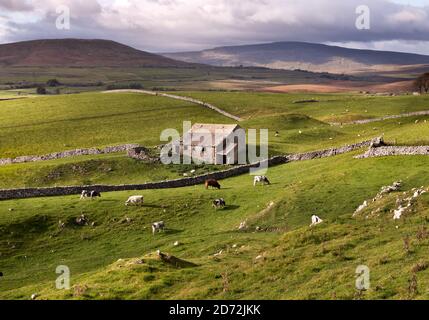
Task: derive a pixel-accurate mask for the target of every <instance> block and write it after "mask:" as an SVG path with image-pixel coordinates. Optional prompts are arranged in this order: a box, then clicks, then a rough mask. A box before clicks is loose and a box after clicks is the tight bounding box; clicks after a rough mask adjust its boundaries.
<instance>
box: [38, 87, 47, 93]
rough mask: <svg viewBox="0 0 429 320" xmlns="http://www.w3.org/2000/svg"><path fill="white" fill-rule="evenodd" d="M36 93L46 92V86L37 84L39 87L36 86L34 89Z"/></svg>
mask: <svg viewBox="0 0 429 320" xmlns="http://www.w3.org/2000/svg"><path fill="white" fill-rule="evenodd" d="M36 93H37V94H46V93H47V91H46V88H45V87H42V86H39V87H37V89H36Z"/></svg>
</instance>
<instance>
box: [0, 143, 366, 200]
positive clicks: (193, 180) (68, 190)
mask: <svg viewBox="0 0 429 320" xmlns="http://www.w3.org/2000/svg"><path fill="white" fill-rule="evenodd" d="M371 142H372V140H369V141H364V142H360V143H356V144H353V145H348V146H344V147H341V148H332V149H326V150H321V151H314V152H307V153H301V154H295V155H281V156H275V157H272V158H270V159H267V160H263V161H261V162H258V163H255V164H248V165H242V166H236V167H234V168H231V169H228V170H224V171H218V172H213V173H209V174H205V175H201V176H196V177H190V178H184V179H177V180H167V181H160V182H151V183H145V184H128V185H93V186H70V187H51V188H23V189H9V190H0V200H8V199H23V198H34V197H48V196H65V195H77V194H80V193H82V190H96V191H98V192H111V191H131V190H149V189H167V188H181V187H187V186H194V185H198V184H203V183H204V182H205V181H206V180H207V179H217V180H222V179H226V178H230V177H234V176H238V175H242V174H245V173H248V172H249V169H250V168H255V167H259V166H260V165H261V164H268V166H275V165H279V164H284V163H287V162H291V161H304V160H311V159H316V158H325V157H331V156H335V155H339V154H343V153H347V152H351V151H354V150H357V149H360V148H362V147H368V146H370V145H371Z"/></svg>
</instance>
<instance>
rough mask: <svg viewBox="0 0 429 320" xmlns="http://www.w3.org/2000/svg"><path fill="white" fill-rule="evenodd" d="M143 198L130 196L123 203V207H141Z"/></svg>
mask: <svg viewBox="0 0 429 320" xmlns="http://www.w3.org/2000/svg"><path fill="white" fill-rule="evenodd" d="M143 200H144V199H143V196H131V197H129V198H128V200H127V201H125V205H126V206H128V205H140V206H141V205H143Z"/></svg>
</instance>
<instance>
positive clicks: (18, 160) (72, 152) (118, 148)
mask: <svg viewBox="0 0 429 320" xmlns="http://www.w3.org/2000/svg"><path fill="white" fill-rule="evenodd" d="M137 147H139V145H138V144H125V145H121V146H112V147H106V148H104V149H98V148H89V149H75V150H68V151H62V152H54V153H50V154H45V155H42V156H22V157H17V158H6V159H0V166H4V165H8V164H13V163H24V162H37V161H48V160H55V159H62V158H70V157H77V156H84V155H96V154H107V153H117V152H125V151H128V150H129V149H132V148H137Z"/></svg>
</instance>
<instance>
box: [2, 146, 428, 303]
mask: <svg viewBox="0 0 429 320" xmlns="http://www.w3.org/2000/svg"><path fill="white" fill-rule="evenodd" d="M351 156H352V155H351V154H348V155H343V156H339V157H336V158H330V159H321V160H314V161H307V162H301V163H291V164H286V165H282V166H278V167H273V168H271V169H270V171H269V176H270V177H271V179H272V180H273V184H272V185H271V186H268V187H256V188H254V187H253V186H252V179H251V177H250V176H248V175H244V176H241V177H237V178H232V179H228V180H225V181H222V184H223V187H224V188H223V189H222V190H221V191H206V190H205V189H204V187H203V186H195V187H189V188H181V189H177V190H156V191H144V192H143V194H144V195H145V197H146V204H145V206H144V207H143V208H131V207H128V208H126V207H124V205H123V201H124V200H125V199H126V198H127V196H129V195H130V194H132V192H117V193H109V194H104V195H103V197H102V198H101V199H100V200H97V201H79V199H78V197H76V196H68V197H55V198H44V199H27V200H14V201H3V202H1V203H0V229H1V231H2V232H1V233H0V234H1V238H0V241H1V247H2V248H3V250H2V256H1V260H0V269H1V270H2V271H3V273H4V274H5V275H6V276H5V277H4V278H3V279H2V282H1V283H0V284H1V286H2V291H1V293H0V297H2V298H24V299H26V298H28V297H29V296H30V295H31V294H32V293H34V292H37V293H39V294H41V298H58V297H61V298H100V299H103V298H145V299H146V298H161V297H163V298H276V299H282V298H307V299H312V298H328V299H330V298H333V295H334V293H335V296H336V298H339V299H341V298H353V297H354V294H355V290H354V269H355V268H356V267H357V266H358V265H360V264H367V265H369V266H370V267H371V268H372V270H373V272H374V278H373V279H372V283H373V286H372V289H371V290H370V291H369V292H368V293H367V296H368V297H377V298H382V297H385V298H405V297H406V294H407V291H406V283H407V282H406V281H407V279H408V277H410V275H411V271H410V270H411V268H412V267H413V266H414V265H416V264H417V263H419V262H423V263H427V260H426V259H427V255H426V254H425V252H427V246H428V244H429V243H428V241H427V239H426V240H422V241H419V242H418V241H417V240H416V239H415V234H416V232H417V229H418V228H421V227H424V226H427V225H428V222H429V217H428V213H429V212H428V204H429V198H428V197H427V196H426V195H425V196H424V197H422V198H421V199H420V200H419V202H418V204H417V205H416V208H418V209H419V210H417V212H416V213H412V214H410V215H409V216H407V218H406V219H405V220H403V221H400V222H396V224H395V223H394V222H393V220H392V214H391V213H389V211H388V209H385V207H387V208H390V207H392V204H390V203H383V204H382V209H383V211H382V214H381V216H380V217H378V218H373V219H370V220H366V221H365V220H362V219H357V220H356V219H353V218H352V217H351V215H352V213H353V212H354V209H355V208H356V207H357V206H358V205H359V204H361V203H362V202H363V200H365V199H368V198H371V197H373V196H374V195H375V194H376V193H377V192H378V190H379V189H380V187H381V186H382V185H386V184H390V183H391V182H393V181H396V180H401V179H402V180H403V181H404V187H403V189H404V190H409V189H411V188H413V187H419V186H421V185H428V180H427V176H428V164H429V159H428V158H427V157H423V156H417V157H412V158H409V157H408V158H407V157H395V158H391V159H369V160H353V159H352V157H351ZM216 197H224V198H225V199H226V201H227V203H228V207H227V208H226V209H225V210H218V211H215V210H214V209H213V208H211V206H210V200H211V199H214V198H216ZM392 201H393V200H392ZM270 202H273V203H274V205H273V206H272V207H270V208H269V209H266V208H267V205H268V204H269V203H270ZM393 205H394V204H393ZM10 209H13V211H9V210H10ZM81 213H84V214H85V215H87V216H88V218H89V219H90V221H91V222H92V221H94V222H95V226H94V227H91V226H86V227H77V226H75V225H74V224H73V219H74V218H76V217H77V216H79V215H80V214H81ZM312 214H318V215H319V216H321V217H323V219H325V223H324V224H322V225H321V226H319V227H317V228H316V229H314V230H313V229H309V228H308V227H307V225H308V224H309V223H310V217H311V215H312ZM127 217H128V218H131V221H130V222H128V221H127V220H126V218H127ZM60 220H61V221H64V222H66V227H65V229H63V230H61V229H59V227H58V221H60ZM158 220H164V221H166V223H167V226H168V231H167V232H166V233H161V234H159V235H156V236H153V235H152V234H151V232H150V228H149V227H150V223H151V222H153V221H158ZM243 220H247V221H248V223H249V224H250V225H251V226H252V228H255V226H260V227H261V228H262V229H263V230H265V231H264V232H257V233H254V232H250V233H247V232H245V233H242V232H238V231H237V227H238V225H239V224H240V222H241V221H243ZM396 225H399V226H400V227H399V229H396ZM406 235H409V236H410V237H412V248H413V250H412V252H410V253H405V251H404V249H403V248H402V246H403V243H402V242H403V239H404V237H405V236H406ZM175 241H180V243H182V245H181V246H178V247H175V246H173V243H174V242H175ZM234 244H237V249H236V248H233V245H234ZM242 246H244V247H242ZM157 249H160V250H162V251H166V252H169V253H172V254H174V255H176V256H178V257H180V258H182V259H186V260H189V261H192V262H194V263H196V264H198V267H195V268H184V269H182V268H172V267H171V266H168V265H164V264H163V263H161V262H160V261H157V260H156V259H153V258H150V257H145V256H146V255H147V254H150V253H152V252H154V251H155V250H157ZM220 250H223V252H224V253H223V254H221V255H220V256H219V258H214V257H213V254H215V253H217V252H219V251H220ZM259 255H263V257H264V258H261V260H260V261H259V260H258V261H256V260H255V258H256V257H257V256H259ZM138 257H143V259H144V260H145V261H146V260H147V263H144V264H143V265H140V266H139V265H135V264H133V263H131V264H127V262H126V261H122V262H116V263H115V261H117V260H118V259H134V258H138ZM131 261H134V260H131ZM58 264H64V265H67V266H69V267H70V268H71V270H72V273H73V277H72V284H73V285H74V286H75V287H74V289H75V291H73V290H72V291H63V292H59V291H56V290H53V285H54V282H53V281H54V280H55V277H56V274H55V267H56V266H57V265H58ZM122 264H125V265H126V266H125V267H122V268H121V267H120V265H122ZM398 266H401V267H398ZM236 270H240V271H236ZM225 273H226V274H227V277H228V290H226V291H224V287H223V285H222V284H223V277H224V276H222V274H225ZM269 279H271V281H268V280H269ZM329 279H330V280H329ZM418 279H419V283H420V285H421V290H420V291H419V293H416V295H415V297H416V298H425V297H426V298H427V297H428V292H427V290H426V289H425V288H427V284H428V281H429V274H428V273H427V272H425V271H423V272H421V273H419V274H418ZM328 280H329V281H328ZM273 283H274V284H275V285H273ZM80 287H82V288H87V289H85V290H84V291H85V294H79V288H80ZM76 288H77V289H76ZM256 288H258V290H255V289H256ZM173 289H174V290H173ZM76 292H78V293H76Z"/></svg>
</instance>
